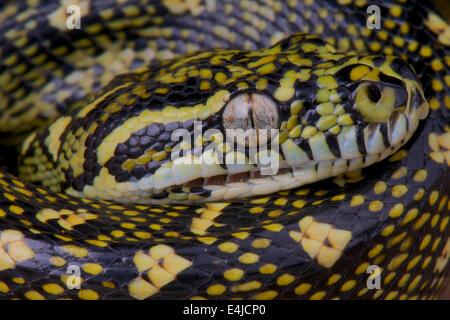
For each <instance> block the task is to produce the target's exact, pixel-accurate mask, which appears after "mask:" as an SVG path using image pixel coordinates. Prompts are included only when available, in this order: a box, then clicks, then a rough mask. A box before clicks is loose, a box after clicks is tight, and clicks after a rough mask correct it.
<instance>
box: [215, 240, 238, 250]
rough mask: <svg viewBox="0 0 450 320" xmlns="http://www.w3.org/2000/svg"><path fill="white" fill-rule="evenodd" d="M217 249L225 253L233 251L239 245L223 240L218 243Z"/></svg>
mask: <svg viewBox="0 0 450 320" xmlns="http://www.w3.org/2000/svg"><path fill="white" fill-rule="evenodd" d="M218 247H219V250H220V251H222V252H226V253H233V252H235V251H236V250H237V249H238V248H239V246H238V245H237V244H236V243H233V242H223V243H221V244H219V246H218Z"/></svg>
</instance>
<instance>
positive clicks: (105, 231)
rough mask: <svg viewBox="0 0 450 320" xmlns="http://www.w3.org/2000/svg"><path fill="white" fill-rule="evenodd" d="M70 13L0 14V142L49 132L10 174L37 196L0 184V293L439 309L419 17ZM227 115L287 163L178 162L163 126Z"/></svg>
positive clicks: (387, 5) (312, 7) (347, 10)
mask: <svg viewBox="0 0 450 320" xmlns="http://www.w3.org/2000/svg"><path fill="white" fill-rule="evenodd" d="M66 2H67V1H63V2H61V3H60V2H57V1H55V2H54V3H51V4H46V5H44V4H41V3H40V2H39V1H36V2H35V3H34V7H31V4H30V3H29V2H25V1H24V2H21V1H15V2H11V3H7V4H2V5H0V10H1V11H0V12H1V13H0V30H1V31H3V32H2V33H1V34H2V35H1V36H0V44H1V46H0V84H2V86H1V87H0V110H1V120H0V123H1V130H2V132H3V133H2V137H4V139H5V141H9V142H5V143H10V141H11V140H12V139H13V138H14V137H16V136H22V135H23V134H24V133H26V132H28V131H29V130H30V129H32V128H35V127H41V126H42V125H43V124H45V123H49V125H48V126H47V127H44V128H42V129H40V130H38V131H36V132H34V133H32V134H31V135H30V136H29V137H28V138H27V139H26V140H25V141H24V143H23V146H22V153H23V157H22V158H21V160H20V163H19V168H18V169H19V173H20V175H21V176H22V177H23V178H26V179H28V180H31V181H32V182H33V183H41V184H42V185H43V187H40V186H36V185H31V184H30V183H28V182H23V181H21V180H19V179H18V178H15V177H14V176H12V175H10V174H8V173H6V172H2V173H1V179H0V185H1V186H0V187H1V190H0V297H1V298H5V299H7V298H26V299H55V298H78V299H113V298H131V297H132V298H135V299H146V298H177V299H182V298H190V299H217V298H219V299H229V298H244V299H245V298H254V299H273V298H281V299H283V298H291V299H293V298H296V299H335V298H336V299H351V298H360V299H372V298H377V299H426V298H428V299H430V298H436V297H438V295H439V292H440V290H441V289H442V288H443V287H444V286H445V284H446V281H447V277H448V270H449V267H448V258H449V251H450V240H449V231H448V230H449V227H448V222H449V219H450V215H449V211H450V202H449V201H448V196H449V188H450V184H449V182H448V181H449V165H450V133H449V132H450V127H449V118H450V116H449V110H450V96H449V94H450V89H449V88H450V80H449V78H448V70H449V66H450V62H449V61H450V60H449V51H448V47H449V45H450V41H449V38H450V31H449V27H448V25H447V24H446V23H445V22H444V21H443V20H442V18H440V17H439V15H438V14H436V13H434V12H433V10H432V8H428V7H425V6H423V5H420V4H418V3H416V2H415V1H407V2H404V1H387V2H383V3H382V4H381V3H380V4H379V6H380V7H381V13H382V28H381V29H380V30H370V29H367V28H366V27H365V22H366V16H365V12H366V11H365V10H366V7H367V5H368V3H366V1H345V0H337V1H333V0H330V1H286V2H282V1H234V0H229V1H214V0H207V1H201V0H198V1H176V0H162V1H148V3H147V2H146V1H122V2H120V3H119V2H118V3H112V2H109V1H108V2H104V1H77V4H79V5H80V6H81V8H82V12H83V17H82V20H81V24H82V28H81V29H80V30H72V31H69V30H67V28H66V27H65V19H66V16H65V15H64V6H67V5H68V2H67V3H66ZM370 4H372V3H370ZM422 20H423V21H422ZM37 26H39V28H36V27H37ZM299 32H307V33H299ZM325 41H326V42H325ZM210 48H225V49H210ZM264 48H265V49H264ZM200 49H204V50H203V51H200V52H197V51H198V50H200ZM194 52H195V53H194ZM180 54H188V55H187V56H183V57H179V55H180ZM394 56H397V57H398V58H395V57H394ZM404 61H406V62H408V63H409V64H410V65H411V66H412V68H413V69H414V71H413V69H412V68H411V67H410V66H409V65H408V63H405V62H404ZM150 62H151V64H150V65H149V66H147V65H148V63H150ZM133 70H134V71H133ZM123 72H127V73H125V74H122V75H120V76H118V77H116V78H114V79H113V80H112V81H111V82H109V81H110V80H111V79H112V77H113V75H114V74H115V73H123ZM108 82H109V83H108ZM107 83H108V84H107ZM422 88H423V89H422ZM92 93H94V95H91V94H92ZM83 98H84V100H83ZM236 99H240V100H236ZM243 101H244V102H243ZM248 101H251V103H250V102H248ZM238 103H239V104H241V105H242V103H244V105H245V104H246V103H247V108H248V110H250V112H249V114H250V113H252V112H253V118H251V121H250V122H251V125H252V126H253V125H254V126H256V127H258V125H259V124H262V125H264V126H265V125H269V127H270V128H280V138H279V139H280V141H279V142H280V146H281V149H280V150H281V153H280V157H281V160H282V161H284V162H283V163H285V164H286V166H285V167H282V172H280V173H279V174H277V175H275V176H274V177H273V178H270V179H272V180H267V179H269V178H264V177H262V176H260V175H259V174H258V172H256V173H255V172H253V171H254V170H253V171H252V170H251V169H249V170H242V171H239V172H237V173H236V174H234V173H233V172H232V169H230V168H227V167H226V166H225V167H224V166H222V167H220V168H219V167H217V168H213V169H211V170H212V171H211V172H206V173H205V172H202V171H201V169H199V171H193V172H188V173H187V172H186V171H183V170H182V169H181V167H180V169H177V164H176V163H172V161H171V160H170V152H171V151H173V149H174V148H175V144H174V143H173V142H171V140H170V135H171V132H173V131H174V130H175V129H177V128H185V129H188V130H189V131H192V130H193V121H194V120H202V121H203V122H204V123H206V127H205V129H208V128H216V129H219V130H223V129H224V128H226V127H227V126H229V125H230V124H231V126H233V125H234V123H235V122H236V116H235V112H236V110H237V109H236V108H235V107H234V106H235V105H237V104H238ZM274 105H275V106H276V108H278V109H279V110H280V112H279V114H277V116H273V117H271V118H270V119H269V120H267V118H265V117H264V115H265V114H267V112H272V111H273V110H274V109H273V106H274ZM428 106H429V109H430V110H429V115H428V117H427V113H428ZM278 109H277V110H278ZM260 111H264V112H260ZM255 115H256V116H255ZM55 116H59V117H58V118H56V119H55V118H54V117H55ZM419 119H422V120H423V121H420V124H419ZM238 120H241V119H238ZM245 120H246V121H247V119H245ZM260 120H261V121H260ZM417 127H418V128H417ZM369 128H370V129H369ZM416 128H417V131H416V133H415V134H414V135H413V133H414V131H415V130H416ZM346 131H347V132H350V133H351V134H350V133H349V134H348V135H343V133H344V132H346ZM411 136H412V138H411V139H410V140H409V142H407V143H406V144H405V145H404V143H405V142H406V141H407V140H408V139H409V138H410V137H411ZM351 137H352V138H351ZM249 143H251V142H249ZM195 144H198V147H200V148H199V149H200V156H203V155H204V153H203V154H202V152H203V148H202V147H205V144H207V141H200V142H199V141H192V145H195ZM186 148H192V147H191V146H189V147H186ZM222 149H223V153H224V154H225V155H226V154H228V153H230V152H233V150H231V151H230V150H228V149H227V148H226V147H223V148H222ZM384 158H387V159H386V160H385V161H383V162H381V163H379V164H374V165H373V166H371V167H370V168H369V169H364V170H359V171H358V170H357V171H355V169H361V168H362V167H365V166H367V165H371V164H372V163H375V162H378V161H380V160H382V159H384ZM302 159H304V162H301V161H302ZM343 160H345V161H343ZM298 161H300V162H298ZM305 163H306V164H307V165H305V167H307V169H304V168H303V169H301V170H302V171H299V170H300V169H298V166H299V164H305ZM161 169H164V170H161ZM338 169H340V170H341V171H339V170H338ZM215 170H216V171H215ZM220 170H222V171H220ZM296 172H297V175H296V174H295V173H296ZM244 173H245V174H244ZM331 176H334V178H333V179H329V180H324V181H321V182H317V183H315V184H311V185H308V186H302V187H300V188H293V187H296V186H300V185H303V184H305V183H311V182H314V181H318V180H322V179H324V178H327V177H331ZM299 177H300V178H299ZM152 179H153V180H152ZM258 180H259V181H258ZM250 185H251V186H250ZM46 188H48V189H46ZM275 192H276V193H275ZM67 193H68V194H67ZM239 195H240V196H244V197H247V196H252V197H251V198H248V199H247V198H246V199H236V198H237V197H238V196H239ZM258 195H259V196H258ZM74 196H81V197H82V198H76V197H74ZM95 198H100V199H103V200H95ZM112 200H121V202H132V203H139V204H132V203H128V204H127V203H126V204H119V203H118V202H117V201H112ZM146 200H150V201H146ZM205 200H206V201H215V202H207V203H203V204H201V203H198V202H201V201H205ZM174 201H175V202H178V204H173V203H167V202H174ZM142 202H151V203H152V204H150V203H142ZM164 202H166V203H164ZM183 202H184V203H183ZM192 203H193V204H192ZM195 203H197V204H195ZM74 265H75V266H79V268H80V270H81V273H80V276H79V279H74V277H73V276H71V274H70V273H68V268H70V267H72V266H74ZM371 265H377V266H379V267H380V271H381V273H380V276H381V288H380V289H369V288H367V286H366V280H367V278H368V276H369V275H368V274H367V269H368V267H369V266H371ZM73 280H80V288H79V289H69V287H68V281H69V282H72V281H73Z"/></svg>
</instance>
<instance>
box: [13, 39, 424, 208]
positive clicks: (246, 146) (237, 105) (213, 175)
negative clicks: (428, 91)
mask: <svg viewBox="0 0 450 320" xmlns="http://www.w3.org/2000/svg"><path fill="white" fill-rule="evenodd" d="M427 112H428V104H427V102H426V100H425V99H424V98H423V91H422V89H421V87H420V84H419V81H418V79H417V76H416V75H415V73H414V71H413V70H412V69H411V68H410V67H409V66H408V65H407V64H406V63H404V62H403V61H401V60H400V59H398V58H395V57H385V58H383V57H374V56H365V57H358V56H355V55H354V54H343V53H339V52H336V51H335V50H334V49H333V47H331V46H330V45H329V44H326V43H325V42H324V41H322V40H321V39H320V38H319V37H317V36H313V35H307V34H296V35H293V36H291V37H289V38H287V39H285V40H282V41H280V42H279V43H277V44H275V45H273V46H271V47H269V48H265V49H261V50H256V51H239V50H225V49H224V50H222V49H215V50H206V51H202V52H198V53H195V54H191V55H188V56H185V57H180V58H177V59H174V60H170V61H165V62H162V63H161V64H156V65H151V66H149V67H147V68H143V69H140V70H136V71H135V72H133V73H130V74H125V75H121V76H118V77H116V78H115V79H114V80H113V81H112V82H111V83H110V84H109V85H108V86H107V87H106V88H105V89H104V90H103V91H102V92H101V93H99V94H98V95H97V96H96V97H95V98H94V99H93V100H91V101H90V102H89V103H88V104H87V105H85V106H81V107H80V108H78V109H76V110H74V111H73V112H72V113H71V114H70V115H66V116H63V117H61V118H59V119H57V120H56V121H55V122H54V123H53V124H51V125H50V126H49V127H48V128H45V129H43V130H42V131H41V132H40V133H37V134H35V135H33V136H31V137H30V138H29V139H27V140H26V142H25V143H24V148H23V154H24V156H23V157H22V160H21V165H20V168H19V170H20V171H21V176H22V177H24V178H27V179H28V180H31V181H42V180H44V181H43V184H44V185H45V186H47V187H49V188H51V189H52V190H54V191H65V192H66V193H69V194H72V195H76V196H87V197H89V198H101V199H115V200H118V201H120V202H142V203H144V202H151V203H158V202H182V203H189V202H198V201H223V200H227V201H228V200H231V199H235V198H242V197H249V196H254V195H261V194H269V193H273V192H276V191H279V190H285V189H290V188H294V187H297V186H300V185H303V184H306V183H312V182H315V181H318V180H322V179H325V178H328V177H331V176H335V175H338V174H341V173H344V172H346V171H352V170H355V169H360V168H362V167H365V166H368V165H370V164H372V163H374V162H377V161H380V160H382V159H384V158H385V157H387V156H388V155H389V154H392V153H393V152H395V151H396V150H397V149H398V148H399V147H400V146H401V145H402V144H403V143H405V142H406V140H407V139H408V138H409V137H410V136H411V135H412V133H413V132H414V130H415V129H416V128H417V125H418V121H419V119H423V118H424V117H425V116H426V114H427ZM39 168H49V169H48V170H47V172H44V173H43V172H42V171H41V170H40V169H39ZM43 177H46V178H45V179H43Z"/></svg>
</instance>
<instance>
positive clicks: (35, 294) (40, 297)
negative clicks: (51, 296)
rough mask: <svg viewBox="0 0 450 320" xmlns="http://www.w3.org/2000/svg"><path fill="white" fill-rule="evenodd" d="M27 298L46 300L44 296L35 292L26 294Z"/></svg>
mask: <svg viewBox="0 0 450 320" xmlns="http://www.w3.org/2000/svg"><path fill="white" fill-rule="evenodd" d="M25 298H27V299H28V300H45V297H44V296H43V295H42V294H40V293H39V292H37V291H34V290H32V291H27V292H25Z"/></svg>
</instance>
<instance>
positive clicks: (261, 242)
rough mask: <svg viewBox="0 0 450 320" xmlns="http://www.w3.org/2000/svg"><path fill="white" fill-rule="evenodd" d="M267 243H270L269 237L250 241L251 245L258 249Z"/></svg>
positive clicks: (267, 244) (265, 246) (264, 246)
mask: <svg viewBox="0 0 450 320" xmlns="http://www.w3.org/2000/svg"><path fill="white" fill-rule="evenodd" d="M269 245H270V240H269V239H264V238H262V239H256V240H253V242H252V247H253V248H258V249H260V248H267V247H268V246H269Z"/></svg>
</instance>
